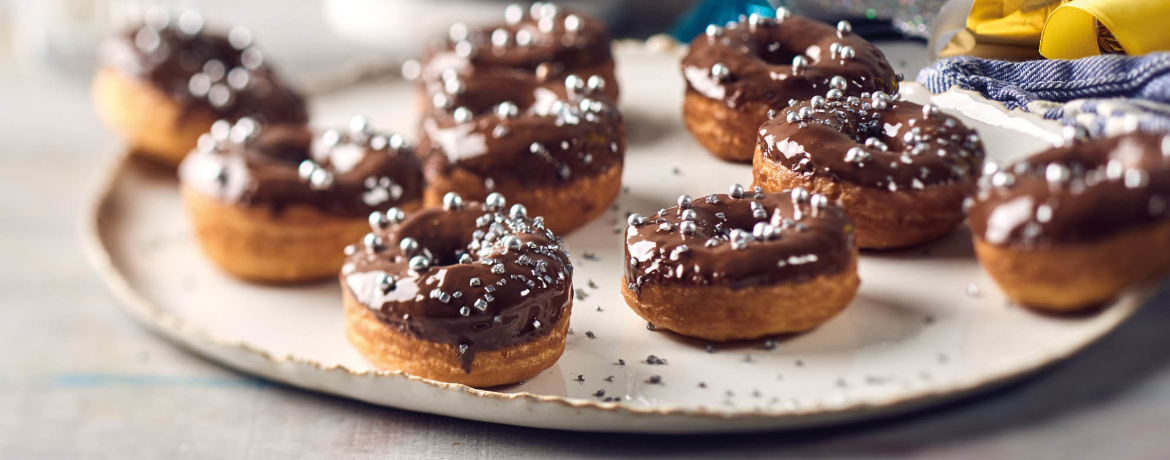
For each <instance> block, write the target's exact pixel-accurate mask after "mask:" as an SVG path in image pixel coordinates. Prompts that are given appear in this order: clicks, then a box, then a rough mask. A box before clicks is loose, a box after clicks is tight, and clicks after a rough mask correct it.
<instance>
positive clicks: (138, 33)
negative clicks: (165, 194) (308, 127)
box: [93, 8, 308, 166]
mask: <svg viewBox="0 0 1170 460" xmlns="http://www.w3.org/2000/svg"><path fill="white" fill-rule="evenodd" d="M93 97H94V106H95V107H96V109H97V112H98V116H99V117H100V118H101V119H102V121H103V122H105V123H106V125H108V126H110V128H111V129H113V130H114V131H116V132H118V133H119V134H120V135H121V136H122V137H123V138H125V139H126V141H127V142H129V143H130V144H131V146H132V147H133V148H134V150H135V152H136V153H139V154H142V155H145V156H146V157H147V158H151V159H154V160H157V161H159V162H161V163H163V164H166V165H170V166H176V165H178V164H179V162H180V161H182V159H183V157H184V156H185V155H187V153H188V152H190V151H191V150H192V149H194V148H195V144H196V141H197V140H198V139H199V136H200V135H202V134H204V133H206V132H208V130H210V129H211V124H212V123H214V122H215V121H216V120H228V121H229V122H235V121H236V120H239V119H241V118H244V117H247V118H250V119H251V120H252V121H255V122H258V123H260V124H265V125H266V124H279V123H292V124H296V123H304V122H306V121H307V120H308V113H307V111H306V108H305V100H304V98H302V97H301V96H300V95H299V94H297V93H296V92H295V91H293V90H292V89H290V88H289V87H287V86H286V84H285V83H284V82H283V81H282V80H281V79H280V77H279V76H278V75H277V74H276V73H275V72H274V71H273V70H272V68H271V67H269V66H268V64H267V63H266V62H265V56H264V55H263V54H262V53H261V52H260V51H259V50H258V49H256V47H255V46H253V44H252V34H251V32H249V31H248V29H245V28H243V27H235V28H233V29H231V31H230V32H229V33H228V34H227V35H226V36H224V35H219V34H215V33H212V32H208V31H205V30H204V29H203V19H202V17H201V16H199V14H198V13H196V12H194V11H187V12H184V13H182V14H181V15H179V16H178V17H175V18H171V17H170V14H168V13H167V12H166V11H165V10H162V9H159V8H154V9H151V10H150V11H149V12H148V13H147V14H146V20H145V23H144V24H142V25H141V26H138V27H135V28H132V29H129V30H127V31H125V32H123V33H120V34H118V35H116V36H114V37H111V38H110V39H108V40H106V41H105V42H104V43H103V44H102V46H101V50H100V64H99V67H98V70H97V73H96V75H95V77H94V81H93Z"/></svg>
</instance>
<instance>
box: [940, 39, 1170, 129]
mask: <svg viewBox="0 0 1170 460" xmlns="http://www.w3.org/2000/svg"><path fill="white" fill-rule="evenodd" d="M918 82H919V83H922V84H923V85H924V86H926V88H927V89H929V90H930V91H931V92H935V93H940V92H943V91H946V90H948V89H950V88H952V87H956V86H957V87H959V88H962V89H966V90H971V91H977V92H979V93H981V94H983V95H984V96H985V97H987V98H988V99H992V100H996V101H999V102H1002V103H1003V104H1004V106H1006V107H1008V108H1010V109H1023V110H1028V111H1033V112H1038V113H1042V114H1043V115H1044V117H1045V118H1048V119H1053V120H1060V121H1062V122H1063V123H1065V124H1067V125H1079V126H1082V127H1084V128H1086V129H1087V130H1088V131H1089V134H1090V135H1094V136H1097V135H1108V134H1116V133H1118V132H1122V131H1125V130H1129V129H1142V130H1151V131H1161V132H1170V53H1151V54H1147V55H1143V56H1122V55H1104V56H1093V57H1088V58H1083V59H1076V60H1041V61H1025V62H1009V61H998V60H991V59H980V58H975V57H971V56H959V57H954V58H949V59H944V60H941V61H938V62H936V63H935V64H934V65H932V66H930V67H927V68H925V69H922V71H921V72H919V74H918Z"/></svg>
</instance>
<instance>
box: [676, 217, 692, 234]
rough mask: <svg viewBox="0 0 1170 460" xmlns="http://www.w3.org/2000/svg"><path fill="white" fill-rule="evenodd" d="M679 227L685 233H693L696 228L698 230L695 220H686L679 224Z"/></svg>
mask: <svg viewBox="0 0 1170 460" xmlns="http://www.w3.org/2000/svg"><path fill="white" fill-rule="evenodd" d="M678 229H679V231H681V232H682V233H683V234H684V235H693V234H694V233H695V230H696V226H695V222H694V221H690V220H684V221H682V222H680V223H679V224H678Z"/></svg>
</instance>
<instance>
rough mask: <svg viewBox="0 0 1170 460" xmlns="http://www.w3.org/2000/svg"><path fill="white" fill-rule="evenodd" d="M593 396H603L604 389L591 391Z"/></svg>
mask: <svg viewBox="0 0 1170 460" xmlns="http://www.w3.org/2000/svg"><path fill="white" fill-rule="evenodd" d="M593 396H594V397H595V398H600V397H602V396H605V390H597V393H593Z"/></svg>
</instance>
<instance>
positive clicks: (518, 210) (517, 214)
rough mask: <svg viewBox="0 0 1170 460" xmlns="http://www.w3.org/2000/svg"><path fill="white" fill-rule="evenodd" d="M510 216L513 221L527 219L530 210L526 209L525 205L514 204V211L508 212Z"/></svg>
mask: <svg viewBox="0 0 1170 460" xmlns="http://www.w3.org/2000/svg"><path fill="white" fill-rule="evenodd" d="M508 216H509V217H511V218H513V219H523V218H526V217H528V208H526V207H524V205H522V204H519V203H517V204H514V205H512V209H510V210H509V211H508Z"/></svg>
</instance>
